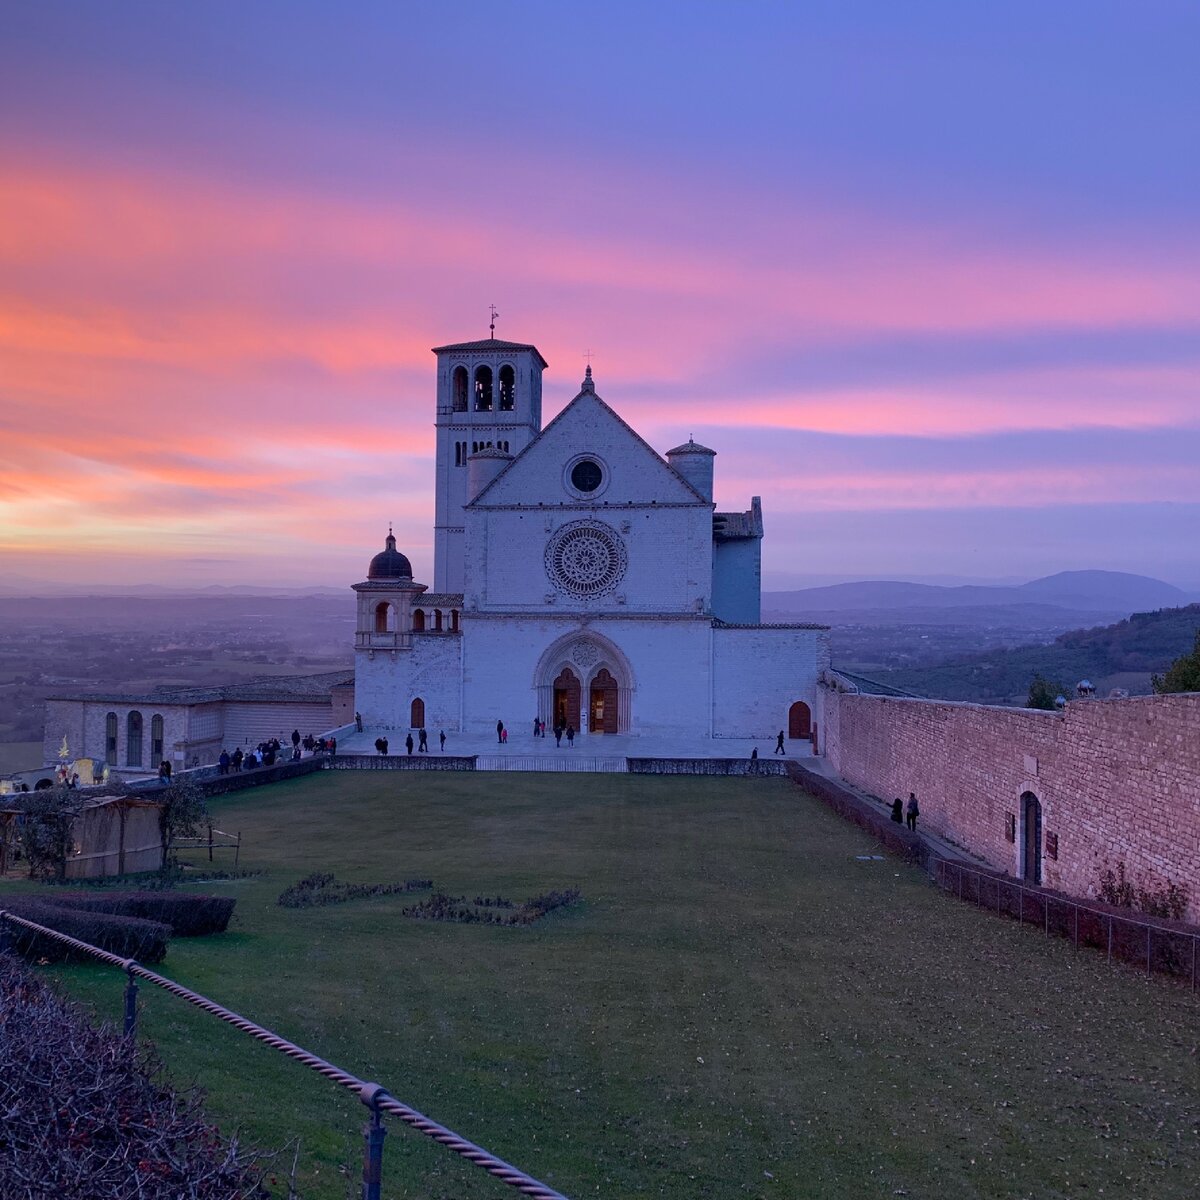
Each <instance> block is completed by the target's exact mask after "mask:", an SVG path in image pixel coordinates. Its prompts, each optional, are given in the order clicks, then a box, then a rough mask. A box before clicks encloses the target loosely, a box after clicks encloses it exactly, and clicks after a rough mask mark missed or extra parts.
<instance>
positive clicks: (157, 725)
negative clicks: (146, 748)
mask: <svg viewBox="0 0 1200 1200" xmlns="http://www.w3.org/2000/svg"><path fill="white" fill-rule="evenodd" d="M162 758H163V719H162V713H155V714H154V716H152V717H151V718H150V761H151V762H152V763H160V762H162Z"/></svg>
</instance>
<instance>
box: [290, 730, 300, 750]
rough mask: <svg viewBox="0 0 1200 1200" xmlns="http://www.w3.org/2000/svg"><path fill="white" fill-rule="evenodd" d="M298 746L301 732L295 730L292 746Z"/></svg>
mask: <svg viewBox="0 0 1200 1200" xmlns="http://www.w3.org/2000/svg"><path fill="white" fill-rule="evenodd" d="M298 745H300V730H298V729H293V730H292V746H293V747H296V746H298Z"/></svg>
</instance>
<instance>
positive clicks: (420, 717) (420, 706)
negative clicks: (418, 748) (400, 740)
mask: <svg viewBox="0 0 1200 1200" xmlns="http://www.w3.org/2000/svg"><path fill="white" fill-rule="evenodd" d="M408 715H409V722H408V723H409V725H410V726H411V727H412V728H413V729H424V728H425V701H424V700H422V699H421V697H420V696H418V697H417V698H416V699H415V700H414V701H413V702H412V704H411V705H410V706H409V714H408Z"/></svg>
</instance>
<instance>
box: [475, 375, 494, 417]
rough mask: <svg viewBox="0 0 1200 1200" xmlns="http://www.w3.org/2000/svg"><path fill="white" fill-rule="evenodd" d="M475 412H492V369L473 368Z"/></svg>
mask: <svg viewBox="0 0 1200 1200" xmlns="http://www.w3.org/2000/svg"><path fill="white" fill-rule="evenodd" d="M475 411H476V412H491V411H492V368H491V367H476V368H475Z"/></svg>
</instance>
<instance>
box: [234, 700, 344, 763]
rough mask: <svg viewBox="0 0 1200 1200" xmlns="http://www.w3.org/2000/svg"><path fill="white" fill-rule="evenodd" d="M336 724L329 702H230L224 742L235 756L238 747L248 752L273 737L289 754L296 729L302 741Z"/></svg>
mask: <svg viewBox="0 0 1200 1200" xmlns="http://www.w3.org/2000/svg"><path fill="white" fill-rule="evenodd" d="M351 719H353V718H351ZM336 724H337V723H336V722H335V720H334V717H333V709H332V706H331V705H330V703H329V701H328V700H326V701H324V702H322V703H317V704H312V703H310V704H301V703H298V702H296V701H292V702H291V703H285V702H282V701H279V702H272V701H257V702H255V701H248V700H242V701H239V700H227V701H226V702H225V722H224V729H223V731H222V742H223V744H224V746H225V748H226V749H227V750H228V751H229V752H230V753H232V752H233V750H234V748H235V747H236V746H241V748H242V749H243V750H245V749H247V748H248V747H250V746H257V745H258V743H259V742H265V741H268V740H269V739H270V738H273V737H274V738H278V739H279V740H280V741H281V742H283V743H285V745H286V746H287V747H288V749H289V750H290V748H291V736H292V730H293V729H298V730H299V731H300V736H301V737H303V736H305V735H306V734H309V733H311V734H314V735H319V734H322V733H324V732H325V731H326V730H327V729H333V728H334V727H335V725H336ZM218 753H219V751H218Z"/></svg>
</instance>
